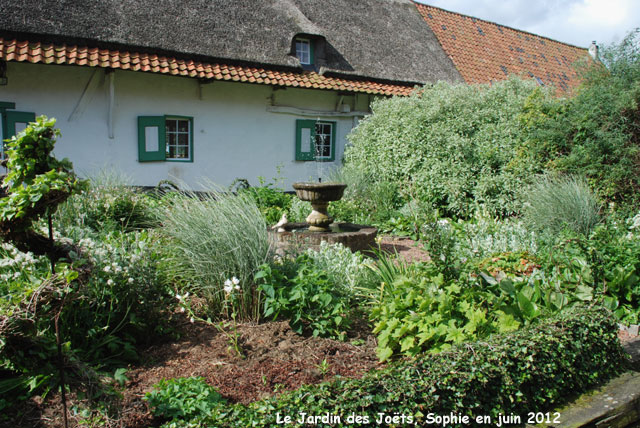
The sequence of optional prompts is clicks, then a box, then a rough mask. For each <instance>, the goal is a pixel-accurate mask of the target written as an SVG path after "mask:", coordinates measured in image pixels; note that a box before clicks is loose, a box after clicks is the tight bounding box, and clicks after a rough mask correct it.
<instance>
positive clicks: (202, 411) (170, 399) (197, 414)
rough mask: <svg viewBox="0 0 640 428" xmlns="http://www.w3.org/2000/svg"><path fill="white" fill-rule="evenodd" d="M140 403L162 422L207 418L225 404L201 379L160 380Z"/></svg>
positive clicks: (216, 392) (214, 390)
mask: <svg viewBox="0 0 640 428" xmlns="http://www.w3.org/2000/svg"><path fill="white" fill-rule="evenodd" d="M153 388H154V389H153V390H152V391H151V392H147V393H146V394H145V396H144V399H145V400H146V401H147V402H148V403H149V406H151V407H152V408H153V414H154V415H155V416H159V417H160V418H163V419H165V420H172V419H173V420H175V419H180V418H184V419H191V418H203V417H211V416H212V415H213V413H214V412H216V411H218V410H219V409H220V408H221V407H222V405H224V403H225V402H226V400H224V399H223V398H222V396H221V395H220V394H219V393H218V391H216V389H215V388H214V387H212V386H209V385H207V383H206V382H205V381H204V379H203V378H202V377H189V378H177V379H169V380H167V379H162V380H161V381H160V382H158V383H157V384H155V385H153Z"/></svg>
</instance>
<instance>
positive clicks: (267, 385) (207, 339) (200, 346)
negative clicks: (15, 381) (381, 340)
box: [0, 317, 380, 428]
mask: <svg viewBox="0 0 640 428" xmlns="http://www.w3.org/2000/svg"><path fill="white" fill-rule="evenodd" d="M185 318H186V317H185ZM185 318H182V317H181V321H180V322H179V324H177V325H176V326H174V328H175V329H176V332H177V333H178V334H179V338H178V339H176V340H171V341H165V342H164V343H157V344H155V345H152V346H150V347H149V348H147V349H143V350H140V355H141V356H142V358H143V360H142V361H141V362H140V363H139V364H137V365H134V366H130V367H129V368H128V371H127V373H126V376H127V378H128V379H129V380H128V381H127V382H126V384H125V387H124V388H122V394H123V396H122V398H121V399H119V400H117V402H115V403H114V405H115V407H116V408H118V409H119V411H118V412H117V413H118V416H117V417H116V418H115V419H113V420H111V421H108V423H107V424H106V425H105V426H108V427H128V428H142V427H149V426H158V425H159V424H160V423H161V421H159V420H157V419H155V418H154V417H153V415H152V414H151V412H150V409H149V407H148V405H147V403H146V401H144V400H143V397H144V395H145V393H146V392H149V391H151V389H152V388H153V385H154V384H156V383H158V382H159V381H160V380H161V379H171V378H177V377H190V376H202V377H203V378H204V379H205V381H206V382H207V383H208V384H210V385H212V386H214V387H215V388H216V389H217V390H218V392H220V394H222V396H223V397H224V398H225V399H227V400H228V401H229V402H233V403H245V404H246V403H249V402H252V401H255V400H259V399H261V398H265V397H268V396H271V395H274V394H278V393H280V392H283V391H287V390H293V389H297V388H299V387H300V386H301V385H308V384H317V383H320V382H324V381H329V380H331V379H332V378H334V377H335V376H342V377H350V378H359V377H361V376H362V375H364V374H365V373H366V372H368V371H370V370H372V369H375V368H378V367H380V364H379V363H378V359H377V357H376V354H375V348H376V341H375V338H374V336H372V335H371V334H370V327H369V326H368V325H366V322H362V323H357V325H354V328H352V330H351V331H350V332H349V336H350V337H349V339H348V340H347V341H344V342H340V341H336V340H332V339H323V338H317V337H305V336H301V335H299V334H297V333H295V332H294V331H292V330H291V328H290V327H289V324H288V322H268V323H264V324H252V323H239V324H238V325H237V331H238V333H239V335H240V340H239V343H240V347H241V349H242V352H243V357H242V358H241V357H240V356H238V355H237V353H236V352H235V351H234V350H233V349H232V348H230V347H229V339H228V337H227V336H226V335H225V334H223V333H221V332H220V331H219V330H218V329H217V328H216V327H215V326H212V325H208V324H206V323H200V322H196V323H193V324H192V323H190V322H189V321H188V320H186V319H185ZM323 362H324V363H323ZM68 401H69V408H70V409H71V408H72V407H73V406H74V405H78V404H84V405H86V402H84V401H81V400H78V399H77V397H76V396H75V394H71V395H70V397H69V398H68ZM20 410H21V412H20V413H23V415H22V416H21V417H20V420H13V421H12V422H11V423H10V424H9V425H6V426H7V427H9V426H11V427H47V428H49V427H56V428H58V427H62V426H63V422H62V418H61V416H60V415H61V414H62V406H61V404H60V397H59V394H57V393H56V394H50V395H49V396H48V397H47V398H46V400H42V399H41V398H39V397H35V398H34V399H32V400H30V401H29V402H27V403H25V406H24V408H22V409H20ZM81 421H82V418H81V417H80V416H77V415H73V414H72V415H71V416H70V419H69V423H70V426H73V427H79V426H86V425H84V424H83V423H82V422H81ZM4 426H5V425H3V424H2V423H0V427H4Z"/></svg>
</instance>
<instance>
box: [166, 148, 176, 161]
mask: <svg viewBox="0 0 640 428" xmlns="http://www.w3.org/2000/svg"><path fill="white" fill-rule="evenodd" d="M175 157H176V147H175V146H167V158H168V159H175Z"/></svg>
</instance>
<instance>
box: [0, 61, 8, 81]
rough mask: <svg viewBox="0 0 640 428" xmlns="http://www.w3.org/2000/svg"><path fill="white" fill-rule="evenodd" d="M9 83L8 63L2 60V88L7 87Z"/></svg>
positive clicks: (0, 69)
mask: <svg viewBox="0 0 640 428" xmlns="http://www.w3.org/2000/svg"><path fill="white" fill-rule="evenodd" d="M7 83H9V78H8V77H7V62H6V61H3V60H0V86H6V85H7Z"/></svg>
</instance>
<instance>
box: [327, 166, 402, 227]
mask: <svg viewBox="0 0 640 428" xmlns="http://www.w3.org/2000/svg"><path fill="white" fill-rule="evenodd" d="M329 180H330V181H332V182H337V183H345V184H347V188H346V189H345V191H344V196H343V197H342V199H341V200H339V201H336V202H332V203H331V204H330V205H329V213H330V215H331V216H332V217H334V218H335V219H337V220H339V221H346V222H350V223H359V224H379V223H382V222H385V221H387V220H388V219H389V218H390V217H391V216H392V215H393V214H394V212H395V209H396V208H397V207H398V206H399V205H400V204H401V202H400V198H399V193H398V189H397V185H396V183H392V182H390V181H388V180H386V179H384V178H381V177H379V176H375V175H373V174H370V173H369V172H368V171H366V170H364V169H361V168H359V167H357V166H353V165H351V166H349V167H343V168H341V169H338V170H334V171H332V173H331V176H330V177H329Z"/></svg>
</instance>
